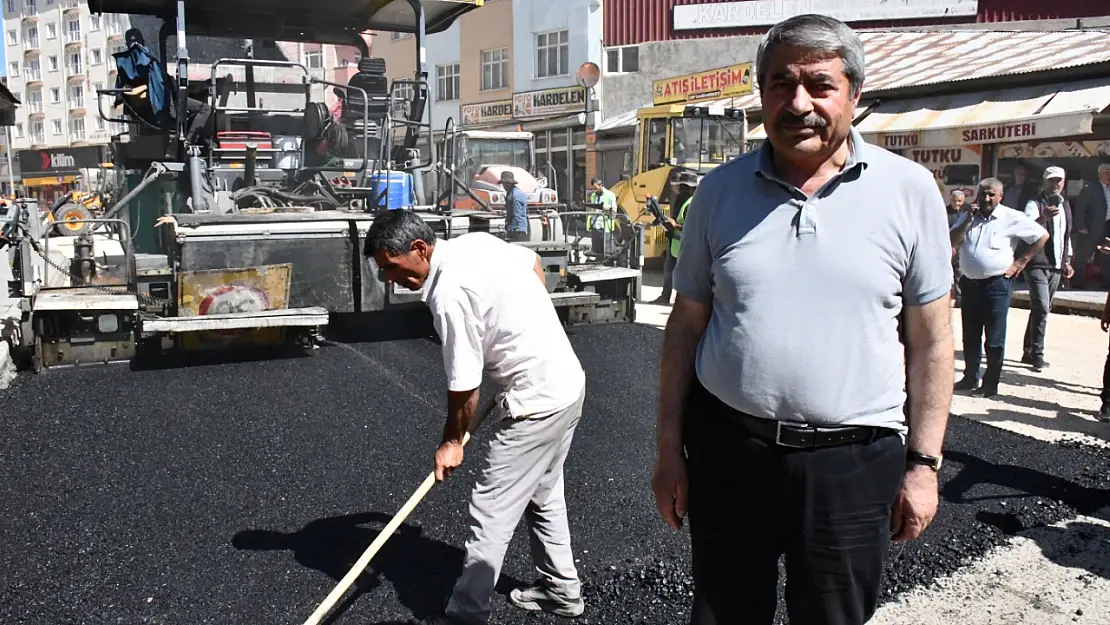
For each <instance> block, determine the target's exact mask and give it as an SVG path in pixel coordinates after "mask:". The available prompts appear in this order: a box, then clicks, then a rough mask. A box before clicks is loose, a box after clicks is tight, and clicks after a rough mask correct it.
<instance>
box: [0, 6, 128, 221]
mask: <svg viewBox="0 0 1110 625" xmlns="http://www.w3.org/2000/svg"><path fill="white" fill-rule="evenodd" d="M2 2H3V14H4V35H3V37H4V51H5V57H6V61H7V68H6V69H7V78H8V85H9V88H10V89H11V91H12V93H13V94H14V95H15V96H16V98H18V99H19V100H20V101H21V102H22V106H20V107H19V109H18V110H17V112H16V118H15V124H14V125H13V126H12V129H11V135H12V137H11V146H10V147H11V149H12V150H13V151H14V153H13V156H15V155H18V160H19V169H20V177H21V182H22V185H23V187H24V188H25V190H26V191H27V192H28V193H30V194H32V195H36V196H40V195H41V196H44V199H47V198H48V197H51V196H52V195H53V192H54V191H56V189H57V188H59V187H60V188H63V189H64V188H66V187H68V186H70V185H72V184H73V183H75V182H76V179H77V175H78V173H79V170H80V169H81V168H84V167H90V166H91V167H95V166H96V164H97V163H100V162H101V161H102V156H103V152H102V148H101V145H102V144H104V143H106V142H107V141H108V137H109V128H108V127H107V124H106V123H105V122H104V120H103V119H101V117H100V114H99V113H98V108H97V106H98V103H97V96H96V90H97V89H104V88H107V86H110V85H111V84H114V82H115V71H114V70H115V66H114V64H113V62H112V53H113V52H116V51H118V50H121V49H123V47H124V45H125V44H124V40H123V34H124V32H125V31H126V30H127V28H128V22H127V17H126V16H123V15H94V14H92V13H90V11H89V7H88V4H87V3H85V2H83V1H80V0H2ZM37 187H43V188H44V189H42V191H43V193H39V192H36V190H35V189H36V188H37Z"/></svg>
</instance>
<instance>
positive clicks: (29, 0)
mask: <svg viewBox="0 0 1110 625" xmlns="http://www.w3.org/2000/svg"><path fill="white" fill-rule="evenodd" d="M24 6H26V7H27V10H28V11H30V12H32V13H34V12H35V9H36V8H37V7H36V6H35V0H26V2H25V3H24Z"/></svg>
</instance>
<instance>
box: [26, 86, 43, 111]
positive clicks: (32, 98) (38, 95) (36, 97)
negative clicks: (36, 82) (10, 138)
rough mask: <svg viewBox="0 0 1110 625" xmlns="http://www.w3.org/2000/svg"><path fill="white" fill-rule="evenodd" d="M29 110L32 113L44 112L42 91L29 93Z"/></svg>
mask: <svg viewBox="0 0 1110 625" xmlns="http://www.w3.org/2000/svg"><path fill="white" fill-rule="evenodd" d="M27 110H28V111H30V112H31V113H41V112H42V89H35V90H34V91H28V92H27Z"/></svg>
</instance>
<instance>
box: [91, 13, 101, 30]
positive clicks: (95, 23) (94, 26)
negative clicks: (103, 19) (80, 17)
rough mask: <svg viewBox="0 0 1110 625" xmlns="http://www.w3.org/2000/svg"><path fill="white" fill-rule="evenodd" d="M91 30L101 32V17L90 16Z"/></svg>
mask: <svg viewBox="0 0 1110 625" xmlns="http://www.w3.org/2000/svg"><path fill="white" fill-rule="evenodd" d="M89 30H100V16H99V15H96V14H93V15H90V16H89Z"/></svg>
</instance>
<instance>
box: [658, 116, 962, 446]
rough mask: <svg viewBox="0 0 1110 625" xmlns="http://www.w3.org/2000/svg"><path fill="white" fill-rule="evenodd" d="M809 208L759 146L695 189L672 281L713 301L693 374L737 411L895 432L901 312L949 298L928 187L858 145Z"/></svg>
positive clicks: (917, 171)
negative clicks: (777, 174) (840, 170)
mask: <svg viewBox="0 0 1110 625" xmlns="http://www.w3.org/2000/svg"><path fill="white" fill-rule="evenodd" d="M851 145H852V155H851V158H850V159H849V162H848V163H847V164H846V165H845V167H844V169H843V171H842V172H841V173H840V174H838V175H837V176H836V177H835V178H834V179H832V180H830V181H829V182H828V183H827V184H826V185H825V186H824V187H822V189H821V190H820V191H818V192H817V193H816V194H815V195H814V197H812V198H807V197H806V195H805V194H804V193H802V191H801V190H799V189H797V188H796V187H794V186H793V185H790V184H788V183H786V182H783V181H782V180H781V179H779V178H778V177H777V176H776V175H775V173H774V168H773V165H772V163H771V144H770V142H766V143H764V145H763V147H762V148H761V149H760V150H759V151H757V152H751V153H748V154H745V155H744V156H741V157H739V158H737V159H736V160H733V161H732V162H729V163H727V164H725V165H721V166H720V167H717V168H716V169H715V170H713V171H712V172H710V173H709V174H708V175H707V176H706V177H705V178H704V179H703V180H702V182H701V185H700V187H699V188H698V192H697V194H695V196H694V201H693V203H692V204H691V206H690V208H689V209H688V211H689V215H688V217H687V220H686V225H685V227H684V228H683V233H682V254H681V255H680V256H679V259H678V264H677V266H676V267H675V272H674V285H675V289H676V290H677V291H678V292H679V293H681V294H682V295H683V296H684V297H687V298H690V299H693V300H696V301H700V302H705V303H711V304H712V315H711V317H710V320H709V327H708V328H707V329H706V332H705V335H704V336H703V337H702V339H701V342H700V344H699V345H698V352H697V376H698V379H699V380H700V381H701V383H702V384H703V385H704V386H705V388H706V389H707V390H709V392H711V393H713V394H714V395H715V396H717V397H718V398H719V399H721V400H722V401H723V402H724V403H726V404H728V405H729V406H732V407H733V408H735V409H736V410H739V411H741V412H744V413H747V414H750V415H754V416H757V417H763V418H768V419H779V420H783V421H792V422H805V423H809V424H812V425H876V426H883V427H890V428H893V429H897V430H899V431H901V432H903V433H904V432H905V431H906V428H905V423H904V422H905V417H904V414H903V406H904V404H905V401H906V393H905V382H906V380H905V359H904V346H903V345H902V343H901V341H900V339H899V335H898V319H899V316H900V315H901V313H902V307H903V306H907V305H908V306H919V305H923V304H927V303H929V302H932V301H934V300H936V299H938V298H940V297H943V296H945V295H947V294H948V291H949V289H950V287H951V285H952V261H951V254H952V248H951V244H950V242H949V238H948V217H947V213H946V211H945V206H944V201H943V199H942V198H941V196H940V194H938V193H937V187H936V182H935V181H934V179H933V176H932V175H931V174H930V173H929V171H928V170H926V169H925V168H924V167H922V166H921V165H918V164H916V163H914V162H912V161H910V160H908V159H905V158H902V157H900V156H897V155H895V154H893V153H891V152H888V151H886V150H884V149H882V148H879V147H876V146H872V145H869V144H867V143H864V141H863V138H862V137H861V136H860V134H859V132H857V131H856V130H855V129H854V128H853V129H852V131H851Z"/></svg>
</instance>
